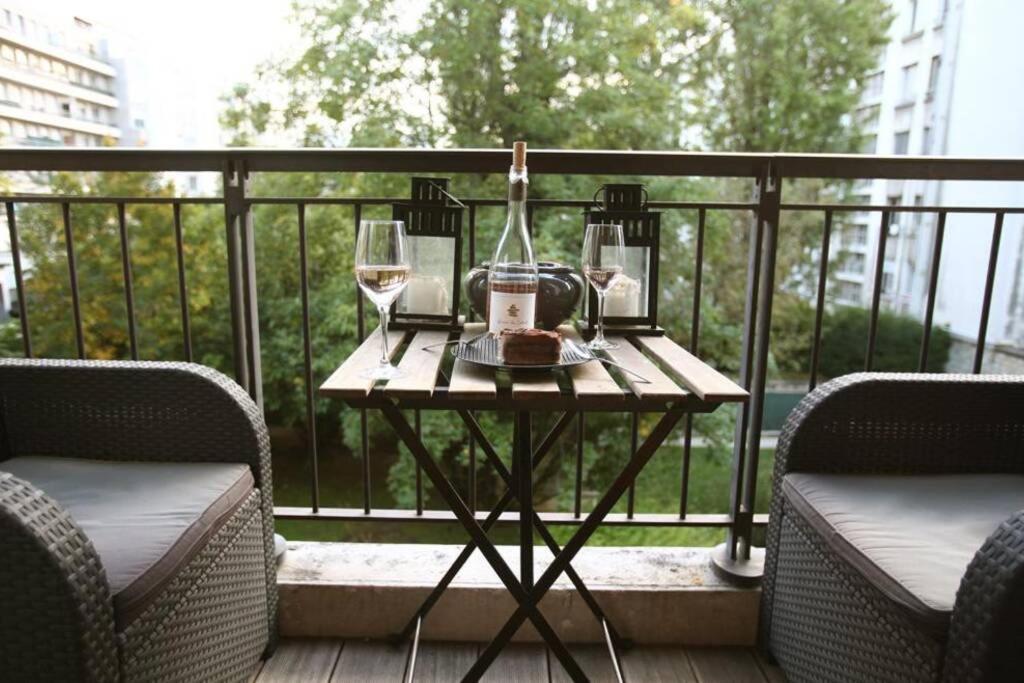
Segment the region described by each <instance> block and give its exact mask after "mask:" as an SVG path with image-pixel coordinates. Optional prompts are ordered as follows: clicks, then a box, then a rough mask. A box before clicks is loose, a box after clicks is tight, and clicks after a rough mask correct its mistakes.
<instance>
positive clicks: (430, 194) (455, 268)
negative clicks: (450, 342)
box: [389, 178, 465, 330]
mask: <svg viewBox="0 0 1024 683" xmlns="http://www.w3.org/2000/svg"><path fill="white" fill-rule="evenodd" d="M448 182H449V181H448V178H413V179H412V201H410V202H408V203H405V202H403V203H399V204H394V205H393V206H392V212H391V215H392V219H393V220H396V221H404V222H405V232H406V235H407V238H408V244H409V251H410V260H411V262H412V277H411V278H410V279H409V284H408V286H407V287H406V288H405V291H404V292H402V294H401V296H399V298H398V300H397V301H395V303H394V304H393V305H392V307H391V322H390V323H389V326H391V327H394V328H395V329H409V328H416V329H432V330H458V329H461V327H462V322H463V319H462V318H461V317H460V316H459V296H460V289H461V287H460V286H459V285H460V280H461V270H462V212H463V209H465V206H464V205H463V204H462V202H460V201H459V200H458V199H456V198H455V197H453V196H452V195H451V194H450V193H449V192H448Z"/></svg>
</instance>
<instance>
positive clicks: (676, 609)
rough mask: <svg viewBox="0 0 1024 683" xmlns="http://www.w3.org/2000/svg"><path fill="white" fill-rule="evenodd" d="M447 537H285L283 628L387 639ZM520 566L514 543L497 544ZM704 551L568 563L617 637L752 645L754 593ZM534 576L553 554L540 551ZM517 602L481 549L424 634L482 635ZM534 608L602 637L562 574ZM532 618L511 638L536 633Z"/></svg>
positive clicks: (445, 549) (440, 564) (585, 553)
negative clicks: (429, 541) (390, 540)
mask: <svg viewBox="0 0 1024 683" xmlns="http://www.w3.org/2000/svg"><path fill="white" fill-rule="evenodd" d="M460 550H461V548H460V547H458V546H451V545H417V544H375V543H374V544H371V543H295V542H293V543H289V544H288V552H287V553H285V556H284V558H283V560H282V562H281V565H280V567H279V570H278V586H279V587H280V597H281V605H280V617H279V618H280V628H281V633H282V635H284V636H289V637H298V636H316V637H341V638H351V637H366V638H386V637H388V636H389V635H391V634H393V633H396V632H397V631H399V630H400V629H401V628H402V627H403V626H404V625H405V623H406V621H407V620H408V619H409V618H410V617H411V616H412V614H413V613H414V611H415V610H416V608H417V607H419V605H420V603H421V602H422V601H423V600H424V599H425V598H426V596H427V595H428V594H429V593H430V589H431V588H433V586H434V585H435V584H436V583H437V581H438V580H439V579H440V578H441V576H442V575H443V574H444V572H445V571H446V570H447V569H448V567H449V566H450V565H451V563H452V562H453V561H454V559H455V558H456V556H457V555H458V553H459V551H460ZM498 550H499V551H500V553H501V555H502V556H503V557H504V558H505V561H506V562H507V563H508V565H509V566H510V567H511V568H512V569H513V571H516V568H517V567H518V562H519V560H518V550H517V549H516V548H515V547H512V546H498ZM708 553H709V549H707V548H584V549H583V550H582V551H581V552H580V553H579V554H578V555H577V557H576V559H575V561H574V562H573V566H574V567H575V569H576V571H577V572H578V573H579V574H580V576H581V577H582V578H583V580H584V582H585V583H586V584H587V585H588V586H589V587H590V589H591V591H592V592H593V593H594V596H595V597H596V598H597V600H598V602H599V603H600V604H601V606H602V609H604V610H605V612H606V613H607V614H608V616H609V617H610V618H611V620H612V621H613V623H614V624H615V625H616V627H617V628H618V629H619V631H620V632H621V633H622V635H623V636H625V637H627V638H631V639H633V640H634V641H636V642H637V643H679V644H686V645H742V646H749V645H753V644H754V641H755V637H756V632H757V611H758V602H759V600H760V597H761V591H760V589H757V588H754V589H750V588H738V587H735V586H732V585H730V584H728V583H726V582H724V581H723V580H722V579H720V578H718V577H717V576H715V574H714V573H713V572H712V570H711V568H710V564H709V559H708V557H709V555H708ZM535 554H536V558H535V565H536V568H535V570H534V571H535V575H536V576H538V577H539V576H540V575H541V573H542V572H543V571H544V569H545V568H546V567H547V565H548V563H550V562H551V559H552V556H551V553H550V552H548V551H547V550H546V549H545V548H541V547H537V548H536V550H535ZM514 607H515V602H514V601H513V600H512V598H511V597H510V596H509V595H508V594H507V592H506V591H505V588H504V586H503V585H502V584H501V582H500V581H499V580H498V578H497V577H496V576H495V575H494V572H493V571H492V570H491V568H490V566H489V565H488V564H487V562H486V560H484V559H483V557H482V556H481V555H480V553H479V552H476V553H474V554H473V556H472V557H471V558H470V560H469V562H467V563H466V566H465V567H463V569H462V571H461V572H460V573H459V575H458V576H457V577H456V578H455V581H454V582H453V583H452V585H451V586H450V587H449V589H448V590H447V591H446V592H445V594H444V596H442V598H441V599H440V600H439V601H438V603H437V605H436V606H435V607H434V609H433V610H432V611H431V613H430V615H429V616H428V617H427V619H426V620H425V621H424V623H423V630H422V637H423V638H424V639H431V640H465V641H481V640H486V639H487V638H489V637H490V636H492V635H494V634H495V633H497V631H498V630H499V629H500V628H501V626H502V625H503V624H504V622H505V621H506V619H507V618H508V617H509V615H510V614H511V613H512V610H513V608H514ZM541 611H542V612H543V613H544V615H545V616H546V617H547V618H548V620H549V621H550V622H551V624H552V626H554V628H555V629H556V630H557V631H558V632H559V634H560V635H561V636H562V637H563V638H564V639H565V640H566V641H567V642H599V641H600V640H601V639H602V633H601V630H600V626H599V624H598V623H597V622H596V621H595V619H594V618H593V616H592V615H591V613H590V611H589V609H588V608H587V606H586V604H585V603H584V602H583V601H582V600H581V599H580V597H579V595H578V594H577V593H576V592H575V590H574V589H573V587H572V584H571V583H570V581H569V580H568V579H567V578H566V577H564V576H562V577H561V578H559V580H558V581H557V582H556V583H555V585H554V587H553V588H552V589H551V591H549V592H548V594H547V595H546V596H545V598H544V600H543V601H542V602H541ZM538 639H539V638H538V636H537V633H536V631H534V629H533V627H532V626H529V625H526V626H524V627H523V628H521V629H520V630H519V633H518V634H517V635H516V640H526V641H531V640H538Z"/></svg>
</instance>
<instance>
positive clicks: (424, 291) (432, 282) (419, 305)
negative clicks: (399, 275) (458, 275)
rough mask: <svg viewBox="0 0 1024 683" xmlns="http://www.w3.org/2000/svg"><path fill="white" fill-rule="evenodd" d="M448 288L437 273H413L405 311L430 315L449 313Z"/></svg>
mask: <svg viewBox="0 0 1024 683" xmlns="http://www.w3.org/2000/svg"><path fill="white" fill-rule="evenodd" d="M448 307H449V302H448V288H447V287H446V286H445V281H444V278H442V277H438V276H436V275H413V276H412V277H411V278H409V286H408V287H406V290H405V311H406V312H408V313H412V314H416V313H424V314H428V315H448V314H449V313H450V311H449V310H448Z"/></svg>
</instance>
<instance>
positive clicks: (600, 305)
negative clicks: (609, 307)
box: [597, 292, 604, 344]
mask: <svg viewBox="0 0 1024 683" xmlns="http://www.w3.org/2000/svg"><path fill="white" fill-rule="evenodd" d="M597 342H598V343H599V344H603V343H604V293H603V292H602V293H600V294H598V295H597Z"/></svg>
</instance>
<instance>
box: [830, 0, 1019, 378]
mask: <svg viewBox="0 0 1024 683" xmlns="http://www.w3.org/2000/svg"><path fill="white" fill-rule="evenodd" d="M893 10H894V12H895V15H896V16H895V20H894V21H893V24H892V26H891V28H890V41H889V44H888V46H887V47H886V49H885V51H884V53H883V55H882V56H881V58H880V62H879V69H878V71H877V72H876V73H874V74H872V75H871V76H870V77H869V80H868V83H867V87H866V88H865V92H864V95H863V100H862V106H861V108H860V109H859V110H858V112H857V116H858V118H859V121H860V123H861V125H862V127H863V131H864V133H865V140H864V148H863V151H864V153H871V154H891V155H902V154H910V155H944V156H953V157H1021V156H1024V126H1021V124H1020V120H1021V119H1020V117H1021V112H1024V88H1022V87H1019V86H1020V85H1021V84H1022V83H1024V81H1022V76H1021V74H1022V73H1024V54H1022V53H1021V52H1020V51H1019V50H1015V49H1014V46H1015V45H1016V40H1018V39H1019V38H1018V36H1017V35H1016V34H1017V33H1018V31H1017V29H1018V28H1019V27H1020V26H1022V25H1024V3H1021V2H1019V0H893ZM855 192H856V194H857V195H858V196H857V201H858V203H865V204H873V205H902V206H937V205H950V206H952V205H966V206H1024V187H1022V186H1021V184H1020V183H970V182H935V181H898V180H881V179H878V180H868V181H863V182H861V183H859V184H858V185H856V186H855ZM880 223H881V217H880V215H879V213H862V214H855V215H852V216H851V217H850V220H849V221H848V222H846V223H845V224H844V225H843V226H842V229H841V231H840V235H841V240H840V246H841V249H842V253H843V258H842V259H841V261H840V266H839V267H838V269H837V273H836V287H837V289H836V291H835V295H836V299H837V301H838V302H839V303H847V304H855V305H869V304H870V301H871V295H872V284H873V282H874V275H875V272H874V271H875V254H876V245H877V244H878V241H879V231H880V229H881V225H880ZM936 223H937V216H936V215H935V214H932V213H928V214H899V213H896V214H893V218H892V220H891V223H890V226H889V230H888V236H887V240H886V251H885V259H884V266H883V271H882V280H881V282H882V303H883V305H884V306H885V307H886V308H887V309H890V310H893V311H897V312H899V313H903V314H907V315H911V316H914V317H916V318H918V319H922V318H923V316H924V311H925V306H926V302H927V293H928V275H929V269H930V264H931V254H932V250H933V248H934V243H935V239H936ZM993 225H994V219H993V217H992V215H991V214H987V215H983V214H977V215H974V214H949V215H948V217H947V220H946V229H945V237H944V241H943V251H942V260H941V265H940V268H939V279H938V289H937V292H936V300H935V312H934V322H935V324H937V325H943V326H946V327H948V328H949V330H950V331H951V332H952V334H953V337H954V340H955V342H954V350H953V354H952V358H951V361H950V367H949V368H948V369H949V370H952V371H961V370H970V359H972V357H973V348H974V344H975V341H976V340H977V338H978V330H979V323H980V308H981V304H980V302H981V301H982V295H983V292H984V283H985V276H986V269H987V266H988V259H989V252H990V248H991V239H992V234H993ZM1022 280H1024V216H1021V215H1015V214H1007V215H1006V216H1005V218H1004V220H1003V230H1002V240H1001V244H1000V256H999V260H998V265H997V270H996V278H995V286H994V289H993V297H992V306H991V317H990V320H989V324H988V328H987V347H988V353H987V356H986V366H987V368H988V369H991V370H992V371H996V370H997V369H1003V370H1013V371H1016V372H1024V282H1022Z"/></svg>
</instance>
